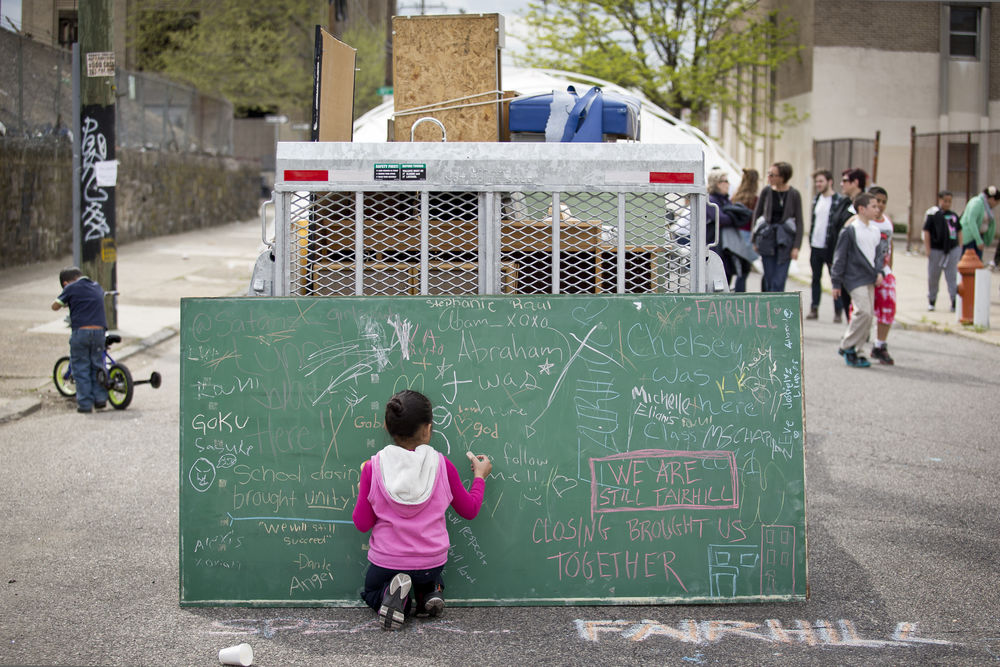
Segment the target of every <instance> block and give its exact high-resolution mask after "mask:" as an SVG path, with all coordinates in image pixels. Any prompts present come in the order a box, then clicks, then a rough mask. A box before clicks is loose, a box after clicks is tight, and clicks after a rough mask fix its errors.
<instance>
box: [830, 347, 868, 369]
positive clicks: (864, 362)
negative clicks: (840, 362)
mask: <svg viewBox="0 0 1000 667" xmlns="http://www.w3.org/2000/svg"><path fill="white" fill-rule="evenodd" d="M837 352H838V353H839V354H840V356H842V357H843V358H844V361H845V362H846V363H847V365H848V366H853V367H854V368H868V367H869V366H871V362H869V361H868V359H866V358H865V357H859V356H858V353H857V351H856V350H855V349H854V348H853V347H852V348H851V349H849V350H837Z"/></svg>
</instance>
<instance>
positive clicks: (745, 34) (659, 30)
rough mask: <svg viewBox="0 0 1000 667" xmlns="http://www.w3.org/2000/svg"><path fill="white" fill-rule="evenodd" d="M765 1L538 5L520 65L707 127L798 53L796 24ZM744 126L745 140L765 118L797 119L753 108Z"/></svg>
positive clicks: (787, 112)
mask: <svg viewBox="0 0 1000 667" xmlns="http://www.w3.org/2000/svg"><path fill="white" fill-rule="evenodd" d="M760 4H761V3H760V0H550V1H544V0H543V2H541V3H539V2H532V3H531V4H530V5H529V7H530V9H529V11H528V13H527V14H526V16H525V19H526V22H527V24H528V26H529V28H530V30H531V31H532V32H533V36H532V38H530V39H528V40H526V41H527V43H528V45H529V46H528V49H527V55H526V56H524V57H522V58H520V59H519V61H521V62H524V63H526V64H528V65H532V66H538V67H551V68H556V69H565V70H570V71H576V72H580V73H582V74H588V75H591V76H595V77H598V78H602V79H606V80H608V81H612V82H614V83H617V84H618V85H621V86H623V87H626V88H634V89H637V90H640V91H642V93H643V94H644V95H645V96H646V97H647V98H649V100H650V101H651V102H653V103H654V104H656V105H658V106H660V107H662V108H664V109H666V110H667V111H669V112H671V113H672V114H674V115H676V116H680V115H681V112H682V111H683V110H684V109H689V110H690V111H691V113H692V115H693V116H694V117H695V118H696V119H699V120H702V121H704V120H705V118H706V117H707V114H708V111H709V109H710V108H711V107H712V106H713V105H714V106H718V107H720V108H723V109H726V108H734V107H737V108H738V107H739V106H741V105H743V106H745V105H747V104H748V100H747V94H746V91H745V90H743V86H742V85H740V84H741V83H742V78H743V77H744V75H745V73H746V72H748V71H752V70H759V69H764V70H765V71H768V72H769V71H772V70H773V69H774V68H776V67H777V66H778V65H780V64H781V63H782V62H785V61H786V60H788V59H789V58H791V57H793V56H795V55H796V54H797V53H798V48H799V47H798V46H797V45H795V44H794V43H793V41H792V38H793V35H794V33H795V30H796V24H795V22H794V21H793V20H791V19H780V18H779V17H778V15H777V12H773V11H771V12H768V11H765V10H764V9H763V8H762V7H761V6H760ZM749 106H750V110H749V111H750V115H749V119H748V121H747V122H744V123H741V124H740V125H738V126H737V132H738V133H739V134H740V136H741V138H742V139H743V140H744V141H747V142H749V141H752V139H753V135H754V134H756V133H757V129H756V128H757V127H759V126H760V125H761V124H760V123H759V122H758V121H759V117H760V116H763V117H766V118H767V119H769V120H770V121H772V122H774V123H776V124H777V125H779V126H780V125H783V124H786V123H790V122H795V121H797V120H798V118H797V116H796V114H795V112H794V110H793V109H792V108H791V107H790V106H788V105H784V106H782V107H780V108H775V107H773V106H772V105H771V104H768V103H764V104H754V103H750V104H749Z"/></svg>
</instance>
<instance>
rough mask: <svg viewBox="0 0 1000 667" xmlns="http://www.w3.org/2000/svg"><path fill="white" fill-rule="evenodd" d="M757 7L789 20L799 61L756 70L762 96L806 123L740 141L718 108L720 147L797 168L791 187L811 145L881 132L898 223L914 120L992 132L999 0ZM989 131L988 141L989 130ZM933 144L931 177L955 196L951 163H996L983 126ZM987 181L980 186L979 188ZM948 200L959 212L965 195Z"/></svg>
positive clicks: (758, 161)
mask: <svg viewBox="0 0 1000 667" xmlns="http://www.w3.org/2000/svg"><path fill="white" fill-rule="evenodd" d="M765 4H766V5H767V6H770V7H775V8H778V9H779V10H780V12H781V13H782V15H786V16H792V17H794V18H795V20H796V21H797V23H798V43H799V44H800V45H801V47H802V50H801V53H800V56H799V58H797V59H792V60H791V61H789V62H787V63H786V64H785V65H783V66H782V67H781V68H779V69H778V70H777V71H776V72H773V73H769V74H768V75H767V76H763V77H761V79H762V87H763V88H766V90H767V94H766V95H764V96H763V100H762V101H761V103H770V104H776V105H780V104H783V103H787V104H789V105H791V106H792V107H793V108H794V109H795V110H796V111H797V113H798V114H799V115H800V116H804V120H803V121H802V122H801V123H799V124H797V125H794V126H791V127H787V128H774V127H771V128H770V130H771V131H772V132H773V131H775V130H780V131H781V136H780V137H779V138H771V139H762V140H759V141H758V142H757V143H756V144H755V145H754V146H753V147H746V146H741V145H738V142H737V141H736V140H735V133H734V132H733V131H732V128H731V126H730V125H728V121H727V119H726V118H725V117H724V118H723V123H722V127H721V132H722V136H723V145H724V146H725V147H726V148H727V149H728V150H729V152H730V153H731V154H732V155H734V156H735V157H736V159H737V160H738V161H741V162H743V163H744V164H745V165H746V166H752V167H755V168H757V169H764V168H766V167H767V165H769V164H770V163H772V162H774V161H776V160H785V161H787V162H790V163H791V164H792V165H793V168H794V171H795V175H794V176H793V179H792V185H793V186H795V187H796V188H798V189H799V190H801V191H802V192H803V194H805V195H809V196H811V195H812V179H811V178H809V174H810V173H811V172H812V171H813V169H814V166H815V165H816V164H817V162H818V160H817V159H816V149H815V144H814V142H817V141H819V142H822V141H824V140H831V139H846V138H861V139H865V140H874V138H875V136H876V132H878V133H879V147H878V156H877V160H878V164H877V170H878V172H877V181H878V182H879V184H881V185H883V186H884V187H885V188H886V189H887V190H888V191H889V211H888V212H889V215H890V217H891V218H892V219H893V220H896V221H898V222H905V221H906V220H907V218H908V217H909V207H910V198H911V192H910V153H911V151H910V141H911V139H910V132H911V129H910V128H911V126H912V127H914V128H916V132H917V133H931V132H956V131H962V132H969V131H972V132H975V131H983V130H1000V3H993V2H939V1H929V0H915V1H899V0H765ZM724 115H725V114H724ZM992 136H993V137H994V138H993V139H992V141H993V144H996V143H997V140H996V137H997V135H995V134H994V135H992ZM980 143H981V144H982V145H980ZM942 146H943V147H944V150H942V151H940V155H939V156H937V159H938V165H937V169H938V170H939V173H938V174H937V178H936V179H930V180H929V182H930V183H938V184H939V185H940V186H941V187H951V188H952V189H954V190H955V191H956V195H958V194H959V192H960V191H963V190H964V187H963V188H960V187H956V185H957V183H956V173H957V172H958V171H959V170H958V167H960V166H961V167H964V166H965V165H967V164H971V166H972V169H973V170H975V171H977V173H979V174H981V175H986V176H981V177H980V179H979V180H984V178H996V175H997V174H998V173H1000V165H998V164H996V163H997V161H998V160H1000V155H998V154H997V147H996V146H995V145H994V146H993V147H991V146H990V145H989V141H987V139H986V135H980V137H976V136H975V135H973V136H972V138H971V140H970V141H966V140H965V139H964V138H963V139H962V140H960V141H959V140H955V141H951V140H946V141H944V142H943V143H942ZM869 152H870V153H871V151H869ZM867 157H868V159H860V158H859V159H856V160H855V161H856V162H860V163H861V164H858V166H863V167H864V168H866V169H868V170H871V167H872V165H871V160H870V157H871V155H869V156H867ZM865 162H868V164H864V163H865ZM846 166H848V165H846V164H845V165H844V167H846ZM923 167H926V168H929V169H931V170H933V168H934V166H933V165H930V166H928V165H923ZM762 173H763V172H762ZM924 182H928V179H924ZM985 185H987V183H979V184H978V189H980V190H981V189H982V188H983V187H985ZM975 187H976V186H973V191H975ZM926 199H927V195H926V193H922V192H921V193H917V197H916V201H917V202H923V201H925V200H926ZM930 201H931V202H933V193H930ZM955 205H956V208H957V210H961V208H960V207H961V206H963V205H964V196H956V202H955ZM922 212H923V208H920V209H919V214H922ZM915 223H916V224H920V223H922V219H921V220H916V221H915Z"/></svg>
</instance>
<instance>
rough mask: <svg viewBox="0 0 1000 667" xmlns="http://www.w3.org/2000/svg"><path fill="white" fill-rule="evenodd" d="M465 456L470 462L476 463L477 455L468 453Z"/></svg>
mask: <svg viewBox="0 0 1000 667" xmlns="http://www.w3.org/2000/svg"><path fill="white" fill-rule="evenodd" d="M465 455H466V456H468V457H469V460H470V461H475V460H476V455H475V454H473V453H472V452H466V453H465Z"/></svg>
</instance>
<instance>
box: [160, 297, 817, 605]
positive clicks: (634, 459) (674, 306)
mask: <svg viewBox="0 0 1000 667" xmlns="http://www.w3.org/2000/svg"><path fill="white" fill-rule="evenodd" d="M801 332H802V327H801V312H800V307H799V299H798V297H797V295H791V294H714V295H703V294H691V295H606V296H552V295H545V296H530V297H511V296H506V297H505V296H496V297H492V296H491V297H486V296H442V297H433V296H419V297H341V298H315V297H314V298H266V299H254V298H220V299H184V300H182V303H181V382H180V386H181V389H180V415H181V416H180V470H179V483H180V530H179V558H180V568H179V569H180V582H179V584H180V603H181V604H182V605H249V606H357V605H361V604H362V603H361V601H360V598H359V597H358V591H359V589H360V587H361V584H362V581H363V576H364V572H365V569H366V567H367V557H366V547H367V538H368V536H367V535H366V534H362V533H360V532H358V531H357V530H356V529H355V527H354V526H353V524H352V520H351V512H352V509H353V507H354V503H355V500H356V496H357V489H358V480H359V466H360V464H361V463H362V462H363V461H364V460H366V459H367V458H369V457H370V456H372V455H373V454H375V453H376V452H377V451H378V450H379V449H381V448H382V447H384V446H386V445H388V444H389V442H390V441H389V438H388V436H387V435H386V433H385V431H384V429H383V427H382V415H383V412H384V405H385V401H386V400H387V399H388V398H389V396H391V395H392V394H393V393H394V392H395V391H397V390H399V389H403V388H413V389H417V390H419V391H422V392H423V393H425V394H426V395H427V396H428V397H429V398H430V399H431V401H432V402H433V404H434V406H435V407H434V435H433V438H432V441H431V444H432V445H433V446H434V447H435V448H437V449H438V450H439V451H441V452H442V453H444V454H445V455H446V456H448V457H449V458H450V459H451V460H452V461H453V462H454V463H455V464H456V465H457V467H458V468H459V470H460V471H462V474H463V479H464V480H465V481H466V483H469V482H470V481H471V479H470V478H471V473H470V472H469V470H468V464H467V462H465V452H466V451H468V450H472V451H474V452H476V453H477V454H486V455H488V456H489V457H490V458H491V459H492V460H493V463H494V467H493V473H492V475H491V476H490V478H489V479H488V480H487V484H486V496H485V501H484V503H483V507H482V509H481V511H480V513H479V516H478V517H477V518H476V519H474V520H473V521H465V520H463V519H461V518H459V517H458V516H457V515H455V514H454V513H453V512H452V511H450V510H449V513H448V517H447V521H448V528H449V533H450V538H451V548H450V551H449V558H448V564H447V566H446V569H445V573H444V576H445V581H446V586H447V589H446V594H447V598H448V603H449V604H450V605H549V604H558V605H563V604H588V605H589V604H660V603H721V602H750V601H775V600H803V599H805V598H806V597H807V594H808V589H807V584H806V571H807V570H806V562H807V560H806V515H805V465H804V461H805V453H804V449H805V436H804V403H803V400H802V395H803V387H802V338H801V337H802V333H801Z"/></svg>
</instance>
